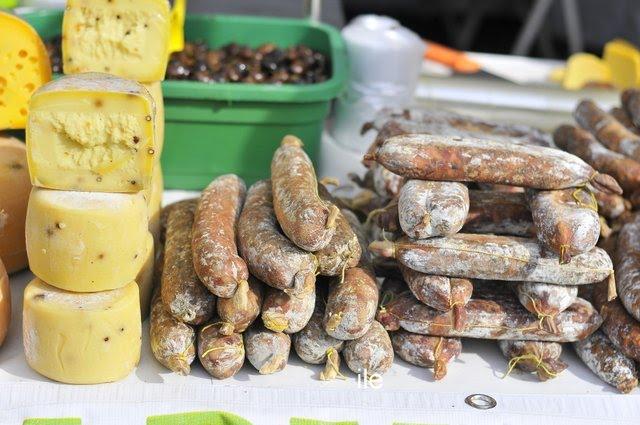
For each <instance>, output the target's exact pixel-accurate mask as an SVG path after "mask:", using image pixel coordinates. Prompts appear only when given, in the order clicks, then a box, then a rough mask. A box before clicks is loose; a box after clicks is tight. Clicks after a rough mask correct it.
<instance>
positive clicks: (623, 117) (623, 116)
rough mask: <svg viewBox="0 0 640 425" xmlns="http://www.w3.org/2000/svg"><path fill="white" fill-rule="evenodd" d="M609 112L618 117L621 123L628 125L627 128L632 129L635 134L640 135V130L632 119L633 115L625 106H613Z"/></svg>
mask: <svg viewBox="0 0 640 425" xmlns="http://www.w3.org/2000/svg"><path fill="white" fill-rule="evenodd" d="M609 113H610V114H611V116H612V117H613V118H615V119H617V120H618V121H619V122H620V124H622V125H624V126H625V127H627V130H629V131H631V132H632V133H634V134H638V135H640V130H639V129H638V127H636V126H635V125H634V124H633V121H631V117H630V116H629V114H627V111H625V110H624V109H623V108H619V107H617V106H616V107H613V108H611V109H609Z"/></svg>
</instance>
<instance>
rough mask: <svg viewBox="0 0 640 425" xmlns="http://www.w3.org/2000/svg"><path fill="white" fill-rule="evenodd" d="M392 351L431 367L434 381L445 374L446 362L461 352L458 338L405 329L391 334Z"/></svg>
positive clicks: (412, 361) (413, 362)
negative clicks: (418, 332)
mask: <svg viewBox="0 0 640 425" xmlns="http://www.w3.org/2000/svg"><path fill="white" fill-rule="evenodd" d="M391 344H392V345H393V350H394V352H395V353H396V354H397V355H398V356H399V357H400V358H401V359H402V360H404V361H405V362H408V363H411V364H412V365H415V366H419V367H428V368H432V369H433V377H434V379H435V380H436V381H439V380H440V379H442V378H444V377H445V375H446V374H447V363H449V362H450V361H451V360H452V359H454V358H456V357H458V356H459V355H460V353H461V352H462V343H461V342H460V338H444V337H441V336H428V335H419V334H413V333H411V332H407V331H398V332H394V333H393V334H392V335H391Z"/></svg>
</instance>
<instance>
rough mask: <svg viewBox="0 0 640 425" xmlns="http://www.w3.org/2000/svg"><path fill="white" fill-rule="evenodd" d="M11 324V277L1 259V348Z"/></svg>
mask: <svg viewBox="0 0 640 425" xmlns="http://www.w3.org/2000/svg"><path fill="white" fill-rule="evenodd" d="M10 322H11V289H10V288H9V276H7V271H6V270H5V268H4V264H2V260H1V259H0V346H2V343H3V342H4V338H5V337H6V336H7V331H8V330H9V323H10Z"/></svg>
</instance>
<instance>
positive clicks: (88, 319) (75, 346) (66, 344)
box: [22, 278, 142, 384]
mask: <svg viewBox="0 0 640 425" xmlns="http://www.w3.org/2000/svg"><path fill="white" fill-rule="evenodd" d="M22 314H23V323H22V333H23V341H24V351H25V356H26V359H27V363H28V364H29V366H30V367H31V368H32V369H34V370H35V371H36V372H38V373H40V374H41V375H44V376H46V377H47V378H50V379H53V380H55V381H59V382H65V383H69V384H97V383H103V382H113V381H117V380H119V379H122V378H124V377H126V376H127V375H128V374H129V373H130V372H131V371H132V370H133V368H134V367H135V366H136V365H137V364H138V361H139V360H140V344H141V342H140V340H141V338H142V326H141V320H140V304H139V300H138V287H137V286H136V284H135V282H131V283H130V284H128V285H126V286H125V287H123V288H121V289H116V290H113V291H105V292H96V293H91V294H79V293H74V292H67V291H64V290H61V289H58V288H55V287H53V286H51V285H48V284H46V283H44V282H43V281H42V280H40V279H38V278H36V279H34V280H33V281H31V282H30V283H29V284H28V285H27V287H26V288H25V290H24V304H23V313H22Z"/></svg>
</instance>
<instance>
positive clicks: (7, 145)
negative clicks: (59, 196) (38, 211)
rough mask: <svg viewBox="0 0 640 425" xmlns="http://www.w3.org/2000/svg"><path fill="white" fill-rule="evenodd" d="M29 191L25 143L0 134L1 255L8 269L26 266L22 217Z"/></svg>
mask: <svg viewBox="0 0 640 425" xmlns="http://www.w3.org/2000/svg"><path fill="white" fill-rule="evenodd" d="M30 191H31V182H30V181H29V171H28V169H27V153H26V150H25V145H24V143H22V142H21V141H19V140H18V139H12V138H2V137H0V258H1V259H2V261H3V262H4V265H5V267H6V268H7V271H8V272H9V273H13V272H16V271H18V270H22V269H24V268H25V267H27V251H26V248H25V244H24V221H25V216H26V213H27V202H28V201H29V192H30Z"/></svg>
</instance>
